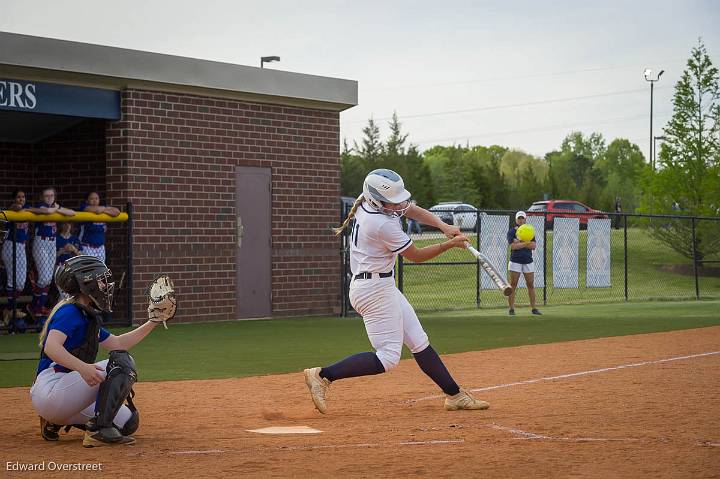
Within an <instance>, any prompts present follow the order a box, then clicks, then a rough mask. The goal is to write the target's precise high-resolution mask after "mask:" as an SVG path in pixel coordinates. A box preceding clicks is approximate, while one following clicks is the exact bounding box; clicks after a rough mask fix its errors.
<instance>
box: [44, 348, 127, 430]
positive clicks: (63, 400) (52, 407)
mask: <svg viewBox="0 0 720 479" xmlns="http://www.w3.org/2000/svg"><path fill="white" fill-rule="evenodd" d="M107 362H108V360H107V359H105V360H103V361H100V362H98V363H95V364H97V365H98V366H100V367H102V368H103V369H105V367H106V366H107ZM54 364H55V363H53V365H54ZM103 374H105V373H103ZM99 388H100V385H97V386H92V387H91V386H88V384H87V383H86V382H85V380H84V379H83V378H82V376H80V373H79V372H77V371H71V372H69V373H58V372H55V370H54V369H53V368H52V367H49V368H47V369H45V370H44V371H41V372H40V374H38V377H37V378H35V383H33V385H32V388H30V399H32V404H33V408H35V411H37V413H38V414H39V415H40V416H42V417H44V418H45V419H47V420H48V421H49V422H51V423H53V424H58V425H61V426H64V425H68V424H85V423H86V422H87V421H88V420H89V419H91V418H93V417H94V416H95V399H97V394H98V390H99ZM131 414H132V413H131V412H130V409H129V408H128V407H127V406H126V405H125V404H123V405H122V407H120V410H119V411H118V413H117V414H116V415H115V419H114V420H113V423H114V424H115V426H117V427H118V428H122V427H123V426H124V425H125V423H126V422H127V420H128V419H130V415H131Z"/></svg>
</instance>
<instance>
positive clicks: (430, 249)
mask: <svg viewBox="0 0 720 479" xmlns="http://www.w3.org/2000/svg"><path fill="white" fill-rule="evenodd" d="M450 248H452V245H451V244H450V242H445V243H438V244H433V245H430V246H425V247H424V248H418V249H417V250H416V251H415V255H413V257H412V258H408V259H410V261H412V262H413V263H423V262H425V261H428V260H431V259H433V258H435V257H436V256H440V255H441V254H443V253H444V252H445V251H447V250H449V249H450Z"/></svg>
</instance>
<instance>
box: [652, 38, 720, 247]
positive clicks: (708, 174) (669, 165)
mask: <svg viewBox="0 0 720 479" xmlns="http://www.w3.org/2000/svg"><path fill="white" fill-rule="evenodd" d="M673 107H674V112H673V117H672V119H671V120H670V122H669V123H668V125H667V126H666V127H665V128H664V136H665V142H664V143H663V144H662V146H661V149H660V155H659V171H657V172H654V173H653V174H652V175H651V176H650V178H649V180H648V192H647V193H648V194H647V195H645V198H644V205H643V206H644V210H646V211H652V212H653V213H671V212H675V211H674V210H675V209H677V208H678V207H679V209H680V210H681V211H682V213H683V214H687V215H717V214H718V207H719V206H720V171H719V165H720V81H719V78H718V69H717V68H716V67H715V66H713V64H712V61H711V60H710V56H709V55H708V53H707V50H706V48H705V45H704V44H703V43H702V41H699V42H698V45H697V46H696V47H694V48H693V49H692V51H691V53H690V58H689V59H688V61H687V67H686V69H685V71H683V74H682V76H681V77H680V80H679V81H678V82H677V84H676V85H675V94H674V95H673ZM673 205H675V209H674V208H673ZM717 223H718V222H712V225H710V224H709V225H707V227H705V228H701V229H699V230H698V232H697V238H696V244H695V245H694V247H695V249H696V250H697V251H698V257H697V259H702V258H703V257H704V256H705V255H707V254H709V253H710V252H714V251H716V250H717V249H718V247H720V231H718V229H720V227H717ZM689 226H690V222H689V221H676V222H673V223H672V224H671V225H669V226H668V225H662V224H660V222H654V223H653V230H654V234H655V236H656V237H658V238H659V239H661V240H662V241H664V242H665V243H666V244H668V245H669V246H670V247H672V248H674V249H675V250H676V251H678V252H679V253H681V254H683V255H685V256H686V257H688V258H691V259H692V257H693V256H692V255H693V244H692V241H691V240H690V238H691V234H690V231H689Z"/></svg>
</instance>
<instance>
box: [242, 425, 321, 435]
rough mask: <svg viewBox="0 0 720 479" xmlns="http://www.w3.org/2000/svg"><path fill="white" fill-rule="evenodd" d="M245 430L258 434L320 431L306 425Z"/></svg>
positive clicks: (314, 432) (318, 432) (317, 432)
mask: <svg viewBox="0 0 720 479" xmlns="http://www.w3.org/2000/svg"><path fill="white" fill-rule="evenodd" d="M246 431H247V432H257V433H260V434H320V433H321V432H322V431H321V430H319V429H313V428H311V427H307V426H275V427H264V428H262V429H246Z"/></svg>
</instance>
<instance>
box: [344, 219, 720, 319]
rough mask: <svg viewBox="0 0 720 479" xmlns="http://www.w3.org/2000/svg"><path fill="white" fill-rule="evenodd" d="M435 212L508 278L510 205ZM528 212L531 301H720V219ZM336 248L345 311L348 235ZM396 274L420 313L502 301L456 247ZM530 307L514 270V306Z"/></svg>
mask: <svg viewBox="0 0 720 479" xmlns="http://www.w3.org/2000/svg"><path fill="white" fill-rule="evenodd" d="M343 213H344V214H346V213H347V208H346V209H345V210H344V211H343ZM434 213H435V214H438V215H439V216H441V218H443V220H444V221H445V222H446V223H450V224H455V225H456V226H459V227H460V228H461V229H462V230H463V233H465V234H467V235H468V237H469V238H470V239H471V242H472V243H473V244H474V245H475V247H476V248H477V249H478V250H480V251H481V252H482V253H484V254H485V255H486V256H487V257H488V258H489V259H490V260H491V262H492V263H493V264H494V265H495V266H496V268H498V269H499V270H500V271H502V272H504V274H505V275H506V277H507V271H508V260H509V253H510V248H509V245H508V232H509V230H510V228H511V227H512V226H514V225H515V211H510V210H493V211H489V210H487V211H476V212H466V211H465V212H462V213H461V215H459V214H458V213H457V212H456V211H453V210H450V209H448V210H447V211H445V210H440V209H437V210H434ZM528 215H529V216H528V218H527V222H528V223H529V224H532V225H533V227H534V229H535V240H536V244H537V249H536V250H535V251H534V252H533V253H532V254H533V265H534V269H535V273H534V283H535V290H536V295H537V304H538V305H553V304H581V303H601V302H604V303H612V302H619V301H639V300H666V299H699V298H720V253H719V251H720V218H717V217H688V216H671V215H637V214H616V213H603V214H592V215H591V214H587V213H574V212H567V213H566V212H563V213H562V214H557V213H549V212H529V213H528ZM343 217H344V216H343ZM411 237H412V239H413V241H414V242H415V244H416V246H418V247H423V246H426V245H429V244H433V243H437V242H440V241H443V240H444V236H443V235H442V234H441V233H440V232H439V231H437V230H434V229H431V228H428V227H425V226H424V227H423V232H422V233H420V234H412V235H411ZM342 251H343V253H342V257H343V285H342V286H343V291H344V293H345V294H344V295H343V297H344V300H343V301H344V302H343V309H342V311H343V314H346V313H347V311H350V310H351V307H350V305H349V302H348V300H347V290H348V287H349V278H350V269H349V264H348V258H349V255H348V253H349V244H348V243H347V241H346V240H344V241H343V250H342ZM693 258H694V259H695V261H693ZM396 278H397V283H398V287H399V288H400V289H401V290H402V291H403V292H404V293H405V295H406V296H407V298H408V299H409V300H410V302H411V303H412V304H413V306H414V307H415V309H417V310H418V311H432V310H435V311H440V310H453V309H468V308H473V307H475V308H480V307H507V304H508V303H507V298H506V297H505V296H503V294H502V293H501V292H500V291H498V290H497V289H496V287H495V285H494V283H493V282H492V281H491V280H490V278H489V277H488V276H487V274H486V273H485V272H484V271H483V270H482V269H481V268H480V266H479V265H478V263H477V262H476V261H475V258H474V257H473V256H472V255H471V254H470V253H469V252H467V251H463V250H460V249H452V250H450V251H448V252H446V253H444V254H442V255H440V256H439V257H437V258H434V259H433V260H430V261H428V262H425V263H419V264H414V263H410V262H408V261H403V259H402V257H400V258H399V259H398V263H397V265H396ZM528 304H529V299H528V293H527V289H526V287H525V282H524V278H522V276H521V279H520V283H519V285H518V290H517V293H516V307H524V306H526V305H528Z"/></svg>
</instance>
